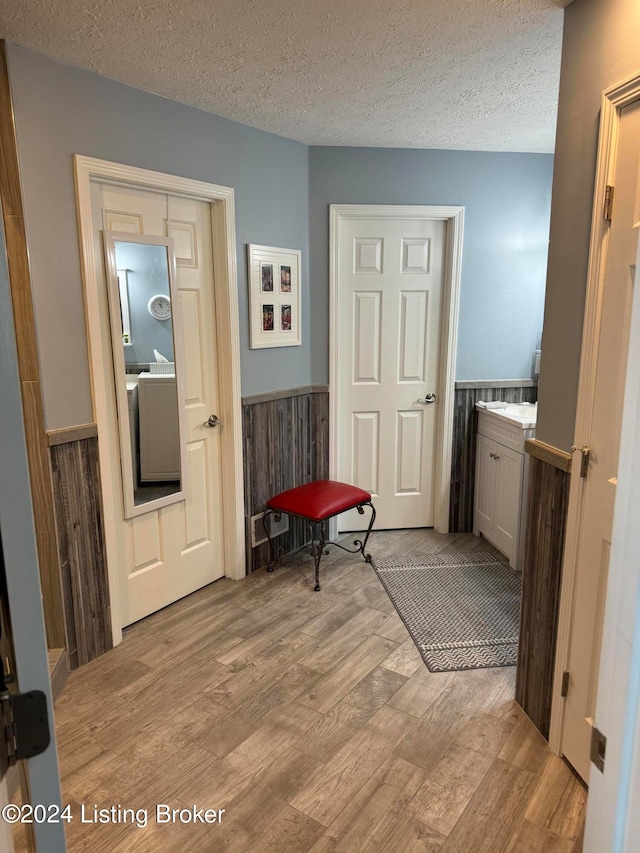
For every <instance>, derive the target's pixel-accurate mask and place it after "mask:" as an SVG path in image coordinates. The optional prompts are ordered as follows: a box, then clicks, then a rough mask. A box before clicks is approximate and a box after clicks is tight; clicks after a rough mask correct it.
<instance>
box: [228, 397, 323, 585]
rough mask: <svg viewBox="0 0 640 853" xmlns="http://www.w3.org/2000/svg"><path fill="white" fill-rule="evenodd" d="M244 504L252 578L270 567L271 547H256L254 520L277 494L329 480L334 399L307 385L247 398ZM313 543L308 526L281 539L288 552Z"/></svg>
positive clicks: (292, 528)
mask: <svg viewBox="0 0 640 853" xmlns="http://www.w3.org/2000/svg"><path fill="white" fill-rule="evenodd" d="M242 431H243V441H244V501H245V531H246V541H247V574H250V573H251V572H253V571H256V569H259V568H262V567H263V566H265V565H266V564H267V562H268V556H269V549H268V543H266V542H265V543H264V544H262V545H258V546H257V547H256V548H252V547H251V517H252V516H254V515H256V514H258V513H259V512H262V511H263V510H264V508H265V503H266V501H268V500H269V498H270V497H272V496H273V495H276V494H278V493H279V492H282V491H284V490H285V489H291V488H293V487H294V486H300V485H302V484H303V483H310V482H311V481H313V480H323V479H327V477H328V476H329V394H328V391H327V389H326V386H305V387H304V388H295V389H291V390H289V391H280V392H275V393H274V394H261V395H254V396H252V397H245V398H244V399H243V425H242ZM307 542H309V530H308V525H307V523H306V522H303V521H302V520H300V519H297V518H291V519H290V520H289V530H288V532H287V533H284V534H282V535H281V536H279V537H278V538H277V539H276V543H277V545H278V547H282V548H284V551H285V553H288V552H290V551H295V550H296V549H297V548H301V547H302V546H303V545H305V544H306V543H307Z"/></svg>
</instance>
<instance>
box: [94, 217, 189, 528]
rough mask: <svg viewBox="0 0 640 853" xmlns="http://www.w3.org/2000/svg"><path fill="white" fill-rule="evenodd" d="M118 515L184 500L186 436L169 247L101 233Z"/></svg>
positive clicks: (163, 242)
mask: <svg viewBox="0 0 640 853" xmlns="http://www.w3.org/2000/svg"><path fill="white" fill-rule="evenodd" d="M104 244H105V253H106V259H107V273H108V291H109V309H110V317H111V344H112V350H113V365H114V371H115V383H116V400H117V406H118V425H119V430H120V455H121V459H122V482H123V491H124V507H125V517H126V518H130V517H132V516H135V515H141V514H142V513H144V512H149V511H150V510H151V509H156V508H158V507H161V506H165V505H167V504H170V503H174V502H175V501H178V500H183V499H184V497H185V483H184V474H185V470H186V466H185V448H186V437H185V435H184V430H183V417H182V412H183V407H184V405H183V401H184V396H183V394H182V393H181V382H180V369H181V367H180V364H179V361H180V356H179V353H180V351H181V349H180V346H179V342H177V341H176V332H177V331H178V323H177V322H176V314H175V312H176V307H177V299H176V288H175V262H174V257H173V252H172V249H171V245H170V241H169V240H167V239H165V238H163V237H152V236H149V235H146V234H140V235H138V234H122V233H117V232H115V231H111V232H109V231H105V232H104Z"/></svg>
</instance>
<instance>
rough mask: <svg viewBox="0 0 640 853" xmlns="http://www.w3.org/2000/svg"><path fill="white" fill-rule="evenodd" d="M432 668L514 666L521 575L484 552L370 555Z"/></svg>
mask: <svg viewBox="0 0 640 853" xmlns="http://www.w3.org/2000/svg"><path fill="white" fill-rule="evenodd" d="M373 567H374V569H375V570H376V573H377V575H378V577H379V578H380V580H381V581H382V584H383V586H384V588H385V589H386V591H387V593H388V595H389V598H390V599H391V601H392V602H393V604H394V606H395V608H396V610H397V611H398V614H399V615H400V617H401V619H402V621H403V622H404V624H405V625H406V626H407V628H408V630H409V633H410V634H411V637H412V639H413V641H414V643H415V644H416V646H417V647H418V650H419V652H420V654H421V655H422V657H423V659H424V662H425V663H426V665H427V667H428V668H429V669H430V671H431V672H450V671H454V670H462V669H484V668H486V667H492V666H514V665H515V663H516V661H517V656H518V631H519V627H520V592H521V584H520V576H519V575H518V574H516V573H515V572H513V571H511V569H509V568H508V567H507V566H503V565H502V563H500V562H499V561H498V560H496V558H495V557H494V556H493V555H492V554H490V553H488V552H482V553H477V552H476V553H467V554H426V555H411V556H403V557H387V558H385V559H377V558H375V557H374V558H373Z"/></svg>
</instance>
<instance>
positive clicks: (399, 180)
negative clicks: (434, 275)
mask: <svg viewBox="0 0 640 853" xmlns="http://www.w3.org/2000/svg"><path fill="white" fill-rule="evenodd" d="M552 167H553V158H552V156H551V155H550V154H501V153H486V152H476V151H473V152H468V151H436V150H431V151H416V150H399V149H383V148H324V147H312V148H311V149H310V152H309V205H310V219H309V233H310V253H311V254H310V260H311V310H312V318H313V322H312V335H313V344H312V378H313V381H314V382H326V381H327V376H328V307H327V306H328V276H329V267H328V250H327V247H328V241H329V204H448V205H463V206H464V207H465V229H464V252H463V261H462V291H461V296H460V325H459V346H458V359H457V368H456V378H457V379H523V378H527V377H530V376H531V375H532V352H533V350H534V349H537V348H538V347H539V346H540V332H541V329H542V315H543V308H544V290H545V276H546V260H547V245H548V235H549V208H550V200H551V199H550V197H551V175H552Z"/></svg>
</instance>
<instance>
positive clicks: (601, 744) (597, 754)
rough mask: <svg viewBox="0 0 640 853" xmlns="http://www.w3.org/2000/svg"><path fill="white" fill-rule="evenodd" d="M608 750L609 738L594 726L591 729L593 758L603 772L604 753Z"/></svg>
mask: <svg viewBox="0 0 640 853" xmlns="http://www.w3.org/2000/svg"><path fill="white" fill-rule="evenodd" d="M606 751H607V739H606V737H605V736H604V735H603V734H602V732H601V731H600V730H599V729H598V728H596V726H594V727H593V728H592V729H591V756H590V757H591V760H592V761H593V763H594V764H595V765H596V767H597V768H598V770H599V771H600V772H601V773H604V755H605V752H606Z"/></svg>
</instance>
